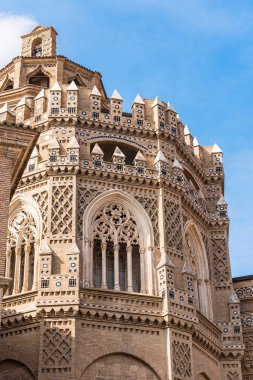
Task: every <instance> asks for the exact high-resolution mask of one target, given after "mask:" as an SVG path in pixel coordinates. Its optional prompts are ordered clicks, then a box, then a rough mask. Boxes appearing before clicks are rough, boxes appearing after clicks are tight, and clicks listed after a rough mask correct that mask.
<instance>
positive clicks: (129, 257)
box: [127, 245, 133, 292]
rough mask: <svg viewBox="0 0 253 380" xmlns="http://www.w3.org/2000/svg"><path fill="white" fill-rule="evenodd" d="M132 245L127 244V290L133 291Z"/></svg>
mask: <svg viewBox="0 0 253 380" xmlns="http://www.w3.org/2000/svg"><path fill="white" fill-rule="evenodd" d="M132 253H133V247H132V246H131V245H128V246H127V291H128V292H132V291H133V264H132Z"/></svg>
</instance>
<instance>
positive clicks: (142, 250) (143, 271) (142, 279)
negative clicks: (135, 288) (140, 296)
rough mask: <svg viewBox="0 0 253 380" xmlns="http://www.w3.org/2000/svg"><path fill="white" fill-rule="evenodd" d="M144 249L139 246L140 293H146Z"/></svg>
mask: <svg viewBox="0 0 253 380" xmlns="http://www.w3.org/2000/svg"><path fill="white" fill-rule="evenodd" d="M144 255H145V249H144V248H143V247H142V248H140V271H141V293H146V286H145V256H144Z"/></svg>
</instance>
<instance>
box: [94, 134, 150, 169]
mask: <svg viewBox="0 0 253 380" xmlns="http://www.w3.org/2000/svg"><path fill="white" fill-rule="evenodd" d="M96 143H97V141H96V142H94V143H92V144H90V152H92V149H93V147H94V145H95V144H96ZM98 144H99V147H100V148H101V149H102V151H103V153H104V157H103V159H104V161H109V162H110V161H112V156H113V153H114V151H115V148H116V147H118V148H119V149H120V150H121V151H122V152H123V153H124V155H125V157H126V158H125V163H126V164H127V165H132V164H133V161H134V158H135V156H136V154H137V153H138V151H139V150H140V149H139V148H137V147H136V146H133V145H130V144H127V143H122V142H120V141H114V140H109V141H103V140H102V141H100V142H98ZM142 153H143V151H142Z"/></svg>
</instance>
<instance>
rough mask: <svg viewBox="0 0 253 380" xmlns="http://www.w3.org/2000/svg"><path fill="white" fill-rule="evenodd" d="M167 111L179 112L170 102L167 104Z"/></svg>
mask: <svg viewBox="0 0 253 380" xmlns="http://www.w3.org/2000/svg"><path fill="white" fill-rule="evenodd" d="M167 111H173V112H177V111H176V110H175V108H174V107H173V106H172V105H171V103H170V102H168V103H167Z"/></svg>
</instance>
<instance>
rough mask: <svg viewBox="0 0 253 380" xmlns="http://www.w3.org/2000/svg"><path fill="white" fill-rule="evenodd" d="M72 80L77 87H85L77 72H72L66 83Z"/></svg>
mask: <svg viewBox="0 0 253 380" xmlns="http://www.w3.org/2000/svg"><path fill="white" fill-rule="evenodd" d="M72 81H74V82H75V84H76V85H77V86H79V87H87V86H86V83H85V81H84V79H83V78H82V77H81V76H80V75H79V74H74V75H72V76H70V77H68V81H67V83H68V84H70V83H71V82H72Z"/></svg>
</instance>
